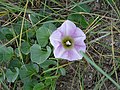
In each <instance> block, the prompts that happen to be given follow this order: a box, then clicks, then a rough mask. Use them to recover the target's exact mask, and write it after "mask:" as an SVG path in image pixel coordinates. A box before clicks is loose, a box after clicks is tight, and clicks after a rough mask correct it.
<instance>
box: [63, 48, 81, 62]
mask: <svg viewBox="0 0 120 90" xmlns="http://www.w3.org/2000/svg"><path fill="white" fill-rule="evenodd" d="M82 57H83V56H82V55H80V53H79V52H77V50H76V49H72V50H68V51H66V52H65V53H64V54H63V56H62V58H64V59H67V60H69V61H75V60H79V59H82Z"/></svg>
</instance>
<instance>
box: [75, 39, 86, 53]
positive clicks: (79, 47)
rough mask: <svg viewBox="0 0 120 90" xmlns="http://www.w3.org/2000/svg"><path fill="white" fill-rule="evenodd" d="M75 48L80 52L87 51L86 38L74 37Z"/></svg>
mask: <svg viewBox="0 0 120 90" xmlns="http://www.w3.org/2000/svg"><path fill="white" fill-rule="evenodd" d="M74 48H75V49H76V50H77V51H78V52H79V51H80V50H81V51H83V52H85V51H86V45H85V43H84V39H83V38H81V37H78V38H74Z"/></svg>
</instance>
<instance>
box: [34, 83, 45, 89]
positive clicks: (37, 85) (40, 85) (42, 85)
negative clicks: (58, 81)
mask: <svg viewBox="0 0 120 90" xmlns="http://www.w3.org/2000/svg"><path fill="white" fill-rule="evenodd" d="M43 89H44V84H43V83H42V82H40V83H38V84H36V85H35V86H34V88H33V90H43Z"/></svg>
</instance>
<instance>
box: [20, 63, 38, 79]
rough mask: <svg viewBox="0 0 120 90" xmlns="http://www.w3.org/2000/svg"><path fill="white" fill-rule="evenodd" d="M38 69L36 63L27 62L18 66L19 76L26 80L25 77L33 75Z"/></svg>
mask: <svg viewBox="0 0 120 90" xmlns="http://www.w3.org/2000/svg"><path fill="white" fill-rule="evenodd" d="M38 71H39V67H38V66H37V65H36V64H27V65H23V66H22V67H21V68H20V78H21V80H24V81H25V80H26V78H27V79H28V78H29V79H30V78H31V77H32V76H33V75H35V74H36V73H37V72H38Z"/></svg>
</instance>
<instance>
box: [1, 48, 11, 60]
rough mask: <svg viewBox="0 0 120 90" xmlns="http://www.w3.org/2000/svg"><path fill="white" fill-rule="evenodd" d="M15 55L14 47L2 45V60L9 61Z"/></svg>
mask: <svg viewBox="0 0 120 90" xmlns="http://www.w3.org/2000/svg"><path fill="white" fill-rule="evenodd" d="M12 56H13V48H12V47H8V48H7V47H5V46H0V62H1V61H9V60H10V59H11V58H12Z"/></svg>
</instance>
